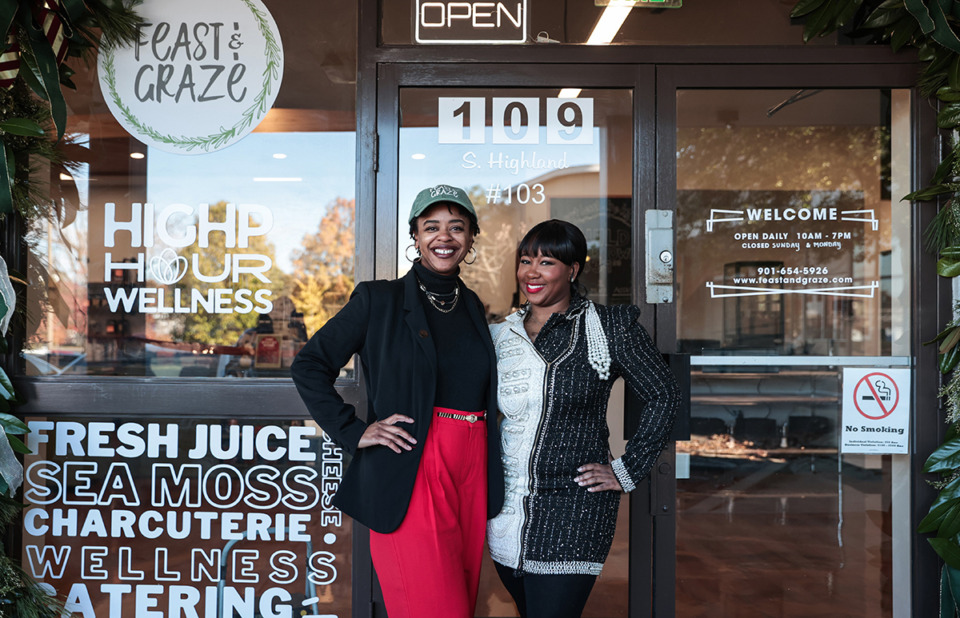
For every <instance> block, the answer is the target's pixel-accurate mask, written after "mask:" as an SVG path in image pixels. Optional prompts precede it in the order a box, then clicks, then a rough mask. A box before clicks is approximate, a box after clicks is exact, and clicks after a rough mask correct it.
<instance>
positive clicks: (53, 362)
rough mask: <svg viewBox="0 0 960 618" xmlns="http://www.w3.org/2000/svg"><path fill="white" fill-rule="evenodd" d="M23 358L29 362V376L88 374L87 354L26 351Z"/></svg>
mask: <svg viewBox="0 0 960 618" xmlns="http://www.w3.org/2000/svg"><path fill="white" fill-rule="evenodd" d="M23 358H24V359H25V360H26V361H27V375H41V376H49V375H55V376H59V375H63V374H72V375H83V374H85V373H87V363H86V360H87V355H86V353H85V352H49V351H46V350H26V351H24V353H23Z"/></svg>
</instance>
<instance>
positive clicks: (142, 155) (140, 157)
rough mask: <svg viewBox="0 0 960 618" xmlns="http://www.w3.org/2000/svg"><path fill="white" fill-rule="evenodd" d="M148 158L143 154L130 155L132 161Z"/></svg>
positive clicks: (134, 153) (133, 153) (132, 153)
mask: <svg viewBox="0 0 960 618" xmlns="http://www.w3.org/2000/svg"><path fill="white" fill-rule="evenodd" d="M146 156H147V155H145V154H143V153H142V152H131V153H130V158H131V159H142V158H144V157H146Z"/></svg>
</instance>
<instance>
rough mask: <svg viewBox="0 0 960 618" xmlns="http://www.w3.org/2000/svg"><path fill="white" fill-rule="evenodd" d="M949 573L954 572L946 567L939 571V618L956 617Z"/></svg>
mask: <svg viewBox="0 0 960 618" xmlns="http://www.w3.org/2000/svg"><path fill="white" fill-rule="evenodd" d="M950 571H956V570H955V569H952V568H950V566H948V565H946V564H945V565H943V568H942V569H940V618H956V615H957V611H958V608H957V595H956V592H957V591H956V590H954V588H953V586H952V585H951V584H952V582H951V577H950Z"/></svg>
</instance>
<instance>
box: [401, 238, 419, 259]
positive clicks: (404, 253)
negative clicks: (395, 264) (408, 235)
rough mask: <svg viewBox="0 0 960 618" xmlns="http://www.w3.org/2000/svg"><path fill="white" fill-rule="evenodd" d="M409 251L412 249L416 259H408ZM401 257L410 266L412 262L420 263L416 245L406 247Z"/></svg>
mask: <svg viewBox="0 0 960 618" xmlns="http://www.w3.org/2000/svg"><path fill="white" fill-rule="evenodd" d="M410 249H413V250H414V251H416V252H417V257H415V258H411V257H410ZM403 257H405V258H407V261H408V262H410V263H411V264H413V263H414V262H419V261H420V249H417V245H415V244H413V243H411V244H410V245H408V246H407V248H406V250H404V252H403Z"/></svg>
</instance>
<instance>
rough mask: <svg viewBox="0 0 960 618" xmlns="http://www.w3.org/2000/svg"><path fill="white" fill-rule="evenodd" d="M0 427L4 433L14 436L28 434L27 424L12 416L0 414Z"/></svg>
mask: <svg viewBox="0 0 960 618" xmlns="http://www.w3.org/2000/svg"><path fill="white" fill-rule="evenodd" d="M0 426H2V427H3V430H4V431H5V432H7V433H12V434H15V435H20V436H22V435H25V434H28V433H30V428H29V427H27V424H26V423H24V422H23V421H21V420H20V419H19V418H17V417H16V416H13V415H12V414H0Z"/></svg>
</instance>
